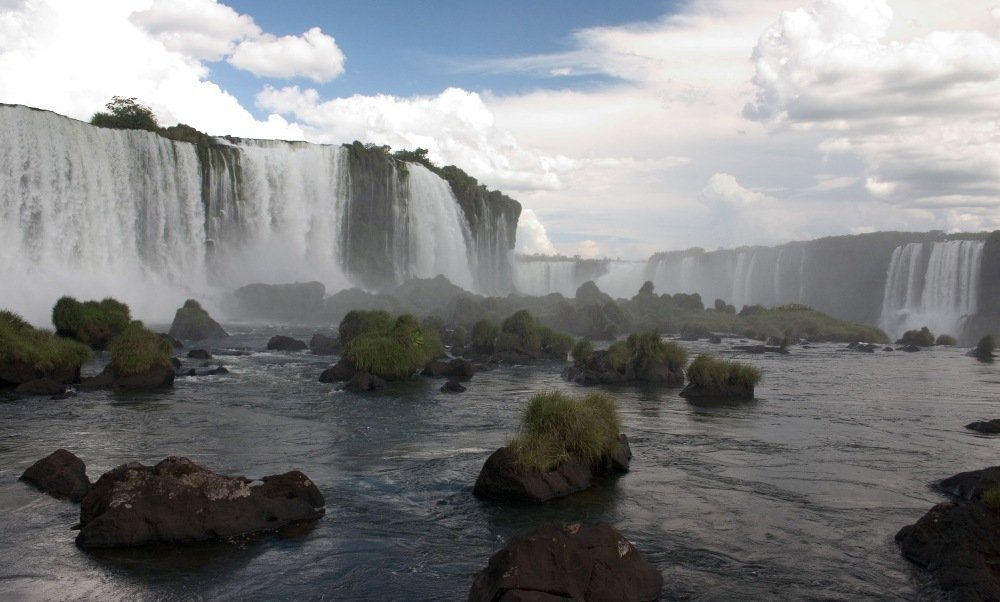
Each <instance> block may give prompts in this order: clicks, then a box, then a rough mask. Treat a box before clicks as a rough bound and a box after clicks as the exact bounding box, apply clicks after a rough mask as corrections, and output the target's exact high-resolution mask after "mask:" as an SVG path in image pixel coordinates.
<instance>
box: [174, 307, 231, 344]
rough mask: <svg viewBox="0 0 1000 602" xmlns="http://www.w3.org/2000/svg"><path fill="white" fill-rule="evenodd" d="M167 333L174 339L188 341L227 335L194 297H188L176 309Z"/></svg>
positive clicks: (219, 337)
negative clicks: (181, 305) (182, 305)
mask: <svg viewBox="0 0 1000 602" xmlns="http://www.w3.org/2000/svg"><path fill="white" fill-rule="evenodd" d="M169 334H170V336H172V337H174V338H176V339H182V340H188V341H200V340H202V339H221V338H226V337H228V336H229V333H228V332H226V331H225V329H223V328H222V326H220V325H219V323H218V322H216V321H215V320H213V319H212V317H211V316H209V315H208V312H207V311H205V310H204V309H202V307H201V305H200V304H199V303H198V302H197V301H195V300H194V299H188V300H187V301H185V302H184V307H181V308H180V309H178V310H177V313H176V314H175V315H174V321H173V323H172V324H171V325H170V332H169Z"/></svg>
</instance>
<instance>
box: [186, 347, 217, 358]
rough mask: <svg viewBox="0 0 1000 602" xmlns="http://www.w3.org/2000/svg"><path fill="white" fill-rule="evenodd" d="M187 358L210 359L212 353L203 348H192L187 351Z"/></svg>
mask: <svg viewBox="0 0 1000 602" xmlns="http://www.w3.org/2000/svg"><path fill="white" fill-rule="evenodd" d="M188 359H192V360H210V359H212V354H211V353H209V352H208V351H206V350H205V349H192V350H191V351H188Z"/></svg>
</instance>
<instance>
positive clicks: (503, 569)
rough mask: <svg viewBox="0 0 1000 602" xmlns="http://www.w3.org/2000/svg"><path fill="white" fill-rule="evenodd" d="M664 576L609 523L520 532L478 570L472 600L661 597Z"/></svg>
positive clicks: (632, 600)
mask: <svg viewBox="0 0 1000 602" xmlns="http://www.w3.org/2000/svg"><path fill="white" fill-rule="evenodd" d="M662 587H663V576H662V575H661V574H660V572H659V571H658V570H656V568H654V567H653V566H652V565H650V564H649V562H647V561H646V559H645V558H644V557H643V555H642V553H641V552H639V550H637V549H636V548H635V546H633V545H632V543H631V542H629V541H628V540H627V539H625V538H624V537H623V536H622V535H621V534H620V533H619V532H618V531H616V530H615V529H613V528H612V527H611V526H610V525H608V524H607V523H600V524H597V525H593V526H583V525H579V524H571V525H565V526H558V525H548V526H544V527H541V528H539V529H535V530H533V531H531V532H528V533H525V534H521V535H516V536H514V537H512V538H511V539H510V541H509V542H508V544H507V545H506V547H504V548H503V549H502V550H500V551H499V552H497V553H496V554H494V555H493V556H491V557H490V560H489V563H488V564H487V566H486V568H485V569H483V570H482V571H480V572H478V573H476V575H475V577H474V578H473V581H472V590H471V591H470V592H469V600H470V602H491V601H493V600H504V601H511V602H514V601H517V600H524V601H536V602H545V601H551V602H555V601H557V600H594V601H601V600H620V601H623V602H624V601H628V602H644V601H648V600H657V599H659V596H660V589H661V588H662Z"/></svg>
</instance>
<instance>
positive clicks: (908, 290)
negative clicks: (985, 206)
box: [879, 240, 983, 337]
mask: <svg viewBox="0 0 1000 602" xmlns="http://www.w3.org/2000/svg"><path fill="white" fill-rule="evenodd" d="M982 252H983V241H977V240H949V241H943V242H934V243H929V245H928V244H924V243H909V244H906V245H902V246H900V247H897V248H896V249H895V250H894V251H893V253H892V259H891V260H890V262H889V270H888V273H887V275H886V282H885V292H884V294H883V296H882V314H881V316H880V318H879V326H880V327H881V328H882V329H883V330H885V331H886V332H888V333H889V335H890V336H892V337H898V336H900V335H902V333H903V332H904V331H907V330H913V329H918V328H921V327H923V326H927V327H928V328H929V329H930V330H931V332H933V333H935V334H951V335H958V334H960V332H961V329H962V324H963V322H964V321H965V318H967V317H968V316H969V315H971V314H974V313H975V312H976V306H977V299H978V295H979V272H980V266H981V263H982Z"/></svg>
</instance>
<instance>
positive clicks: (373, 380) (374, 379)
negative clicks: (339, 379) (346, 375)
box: [340, 372, 386, 393]
mask: <svg viewBox="0 0 1000 602" xmlns="http://www.w3.org/2000/svg"><path fill="white" fill-rule="evenodd" d="M385 386H386V385H385V381H384V380H382V379H381V378H379V377H378V376H375V375H374V374H370V373H368V372H356V373H355V374H354V376H352V377H351V378H350V380H348V381H347V382H346V383H344V385H343V386H342V387H340V388H341V390H343V391H354V392H356V393H359V392H364V391H377V390H379V389H384V388H385Z"/></svg>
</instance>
